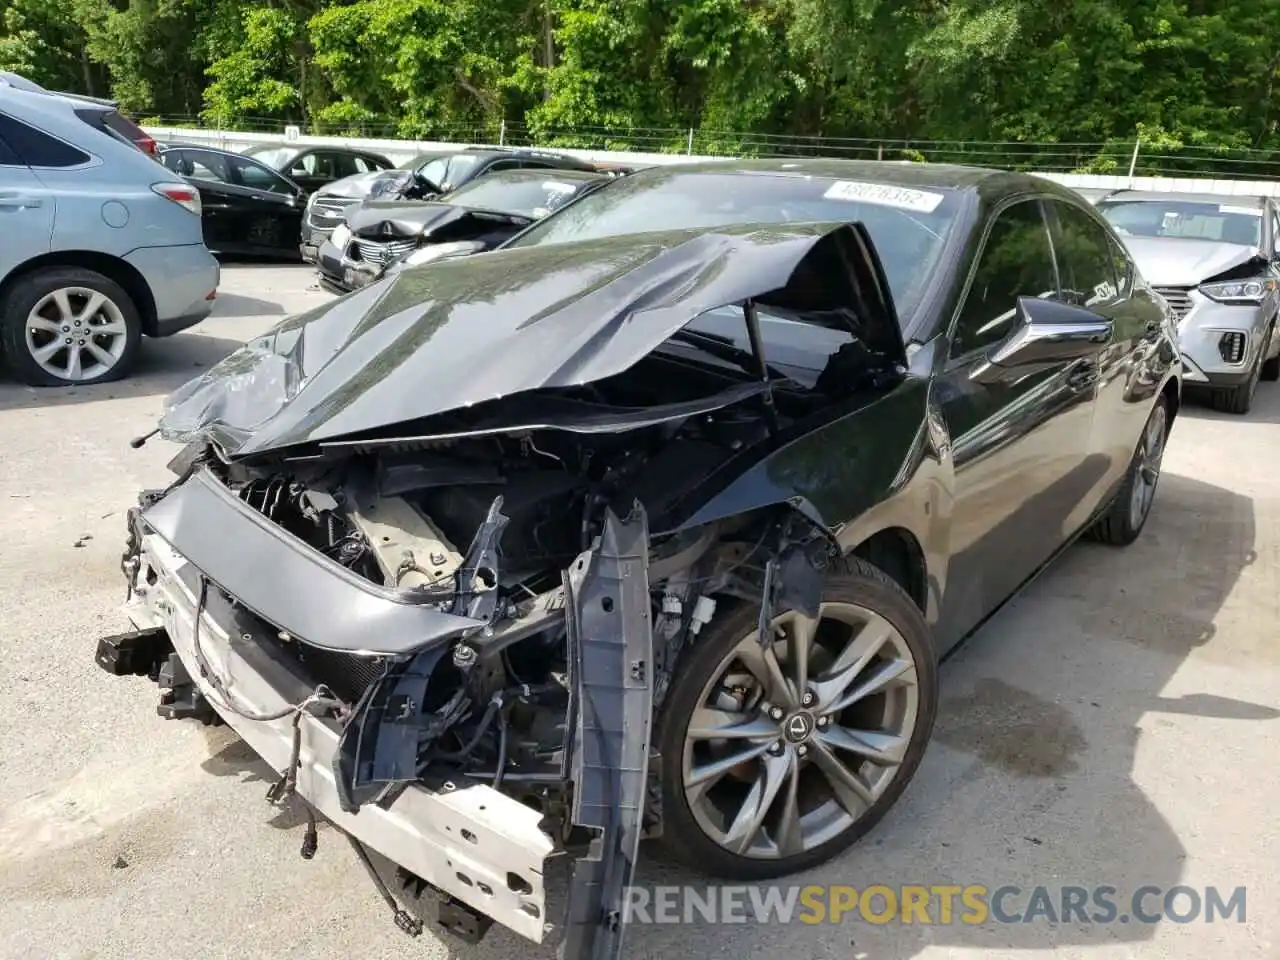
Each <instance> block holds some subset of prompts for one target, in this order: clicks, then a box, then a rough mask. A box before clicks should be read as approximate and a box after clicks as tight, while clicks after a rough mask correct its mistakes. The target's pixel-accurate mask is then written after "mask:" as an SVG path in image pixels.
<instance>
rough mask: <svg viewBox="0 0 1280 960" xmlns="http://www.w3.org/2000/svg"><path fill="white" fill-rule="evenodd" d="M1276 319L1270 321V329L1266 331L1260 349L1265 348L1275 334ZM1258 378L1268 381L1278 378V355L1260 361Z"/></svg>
mask: <svg viewBox="0 0 1280 960" xmlns="http://www.w3.org/2000/svg"><path fill="white" fill-rule="evenodd" d="M1275 326H1276V321H1275V320H1272V321H1271V329H1269V330H1268V331H1267V336H1266V339H1264V340H1263V341H1262V349H1263V350H1266V349H1267V347H1268V345H1269V344H1270V343H1271V340H1272V338H1273V337H1275V335H1276V330H1275ZM1260 378H1261V379H1263V380H1268V381H1272V382H1274V381H1276V380H1280V355H1277V356H1274V357H1272V358H1271V359H1270V360H1264V361H1262V373H1261V375H1260Z"/></svg>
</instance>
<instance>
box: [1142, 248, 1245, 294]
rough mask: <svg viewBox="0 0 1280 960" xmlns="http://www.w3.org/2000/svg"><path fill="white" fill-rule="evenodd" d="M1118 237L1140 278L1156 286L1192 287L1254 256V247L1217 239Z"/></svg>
mask: <svg viewBox="0 0 1280 960" xmlns="http://www.w3.org/2000/svg"><path fill="white" fill-rule="evenodd" d="M1122 239H1123V240H1124V244H1125V246H1126V247H1128V248H1129V253H1130V254H1132V256H1133V262H1134V263H1136V264H1137V265H1138V271H1139V272H1140V273H1141V274H1142V276H1143V279H1145V280H1146V281H1147V283H1150V284H1152V285H1153V286H1157V287H1192V286H1195V285H1196V284H1198V283H1203V282H1204V281H1205V280H1208V279H1209V278H1210V277H1215V276H1217V275H1218V274H1220V273H1222V271H1224V270H1229V269H1230V268H1231V267H1238V266H1239V265H1240V264H1242V263H1245V262H1246V261H1248V260H1250V259H1251V258H1253V257H1256V256H1258V251H1257V249H1256V248H1254V247H1250V246H1242V245H1240V244H1236V243H1221V242H1219V241H1217V240H1182V239H1178V238H1174V237H1123V238H1122Z"/></svg>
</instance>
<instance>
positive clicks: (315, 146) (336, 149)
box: [244, 142, 380, 157]
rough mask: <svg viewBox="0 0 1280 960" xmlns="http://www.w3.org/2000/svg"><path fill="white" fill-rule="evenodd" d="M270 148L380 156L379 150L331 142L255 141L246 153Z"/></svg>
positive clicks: (264, 150) (263, 151) (301, 151)
mask: <svg viewBox="0 0 1280 960" xmlns="http://www.w3.org/2000/svg"><path fill="white" fill-rule="evenodd" d="M268 150H296V151H297V152H298V153H315V152H316V151H318V150H323V151H324V152H325V153H349V154H352V155H353V156H359V157H368V156H373V157H376V156H380V154H379V153H378V151H376V150H370V149H366V148H365V147H341V146H337V145H336V144H330V143H288V142H281V143H255V144H254V145H253V146H251V147H247V148H246V149H245V150H244V153H246V154H248V155H249V156H252V155H253V154H255V153H266V152H267V151H268Z"/></svg>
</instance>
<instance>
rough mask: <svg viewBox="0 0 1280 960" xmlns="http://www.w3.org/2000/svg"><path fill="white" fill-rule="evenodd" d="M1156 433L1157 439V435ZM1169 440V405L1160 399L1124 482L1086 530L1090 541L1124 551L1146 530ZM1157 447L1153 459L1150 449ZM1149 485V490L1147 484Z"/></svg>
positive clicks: (1139, 441) (1148, 421)
mask: <svg viewBox="0 0 1280 960" xmlns="http://www.w3.org/2000/svg"><path fill="white" fill-rule="evenodd" d="M1157 432H1158V436H1156V433H1157ZM1168 439H1169V401H1168V400H1166V399H1165V398H1164V397H1163V396H1161V397H1159V398H1158V399H1157V400H1156V405H1155V407H1154V408H1153V409H1152V411H1151V414H1150V415H1149V416H1148V417H1147V422H1146V424H1145V425H1144V426H1143V428H1142V436H1141V437H1140V438H1139V440H1138V447H1137V449H1136V450H1134V452H1133V460H1132V461H1130V463H1129V470H1128V472H1126V473H1125V477H1124V482H1123V483H1122V484H1121V485H1120V490H1119V492H1118V493H1117V494H1116V496H1115V499H1114V500H1112V501H1111V505H1110V506H1109V507H1108V508H1107V512H1106V513H1104V514H1103V515H1102V516H1101V517H1100V518H1099V519H1098V521H1097V522H1096V523H1095V524H1094V525H1093V527H1091V528H1090V530H1089V535H1090V539H1092V540H1097V541H1098V542H1100V543H1109V544H1111V545H1112V546H1116V547H1127V546H1128V545H1129V544H1131V543H1133V541H1135V540H1137V539H1138V535H1139V534H1140V533H1142V528H1143V527H1144V526H1146V523H1147V517H1149V516H1150V515H1151V505H1152V504H1153V503H1154V502H1155V496H1156V490H1157V488H1158V485H1159V482H1160V466H1161V464H1162V462H1163V460H1164V448H1165V443H1166V442H1167V441H1168ZM1153 443H1158V448H1157V449H1156V452H1155V454H1154V456H1152V454H1151V445H1152V444H1153ZM1148 482H1149V483H1150V489H1149V490H1147V489H1146V484H1147V483H1148ZM1139 484H1143V506H1142V507H1141V509H1139V508H1138V507H1137V502H1138V501H1137V499H1136V497H1137V496H1138V494H1137V492H1136V491H1137V489H1138V485H1139Z"/></svg>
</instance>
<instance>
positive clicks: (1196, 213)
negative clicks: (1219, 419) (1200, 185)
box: [1097, 190, 1280, 414]
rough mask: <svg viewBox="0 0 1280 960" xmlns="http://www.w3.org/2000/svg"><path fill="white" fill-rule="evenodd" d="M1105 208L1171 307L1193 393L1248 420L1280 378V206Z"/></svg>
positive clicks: (1192, 197) (1165, 197)
mask: <svg viewBox="0 0 1280 960" xmlns="http://www.w3.org/2000/svg"><path fill="white" fill-rule="evenodd" d="M1097 210H1098V212H1099V213H1101V214H1102V215H1103V216H1104V217H1106V218H1107V220H1109V221H1110V222H1111V225H1112V226H1113V227H1114V228H1115V230H1116V232H1117V233H1119V235H1120V236H1121V237H1122V238H1123V239H1124V242H1125V245H1126V246H1127V247H1128V248H1129V252H1130V253H1131V254H1132V256H1133V259H1134V261H1135V262H1136V263H1137V264H1138V268H1139V269H1140V270H1141V271H1142V273H1143V275H1144V276H1145V277H1146V278H1147V279H1148V280H1149V281H1150V282H1151V283H1152V284H1153V285H1154V286H1155V288H1156V289H1157V290H1158V291H1159V292H1160V293H1161V294H1162V295H1163V296H1164V298H1165V299H1166V300H1168V301H1169V306H1170V308H1171V309H1172V311H1173V316H1174V319H1175V321H1176V323H1177V328H1178V343H1179V345H1180V347H1181V350H1182V362H1183V367H1184V372H1183V378H1184V380H1185V382H1186V384H1187V386H1188V387H1189V388H1199V389H1202V390H1207V391H1208V392H1209V398H1210V401H1211V402H1212V404H1213V405H1214V407H1215V408H1217V409H1219V410H1223V411H1226V412H1229V413H1235V414H1245V413H1248V412H1249V410H1250V408H1251V407H1252V406H1253V398H1254V394H1255V393H1256V391H1257V387H1258V381H1259V380H1280V330H1278V329H1277V327H1278V326H1280V324H1278V323H1277V313H1278V312H1280V208H1277V204H1276V202H1275V200H1273V199H1271V198H1270V197H1226V196H1221V195H1214V194H1195V193H1160V192H1144V191H1135V190H1120V191H1113V192H1112V193H1111V194H1110V195H1109V196H1107V197H1106V198H1105V199H1104V200H1102V201H1100V202H1099V203H1098V204H1097Z"/></svg>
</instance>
